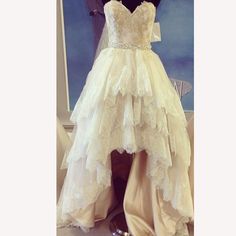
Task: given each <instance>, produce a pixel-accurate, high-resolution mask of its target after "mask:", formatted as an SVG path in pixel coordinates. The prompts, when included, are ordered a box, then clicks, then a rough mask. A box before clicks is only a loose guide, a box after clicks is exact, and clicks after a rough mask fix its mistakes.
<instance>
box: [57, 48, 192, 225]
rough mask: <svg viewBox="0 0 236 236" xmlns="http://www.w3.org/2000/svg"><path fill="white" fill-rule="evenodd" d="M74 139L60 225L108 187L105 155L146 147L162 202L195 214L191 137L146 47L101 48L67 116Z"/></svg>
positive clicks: (169, 86) (159, 67)
mask: <svg viewBox="0 0 236 236" xmlns="http://www.w3.org/2000/svg"><path fill="white" fill-rule="evenodd" d="M71 121H72V122H73V123H74V124H75V128H74V130H73V136H72V139H73V142H72V146H71V147H70V148H69V152H68V153H67V154H66V155H65V161H64V167H66V168H68V170H67V175H66V178H65V181H64V185H63V189H62V191H61V195H60V200H59V203H58V224H59V225H63V224H64V225H65V224H68V223H71V222H72V223H73V222H74V223H75V224H76V217H73V216H75V215H76V211H79V210H81V209H85V208H86V207H87V206H89V205H90V204H92V203H95V202H96V200H97V199H98V197H99V195H101V194H102V193H103V192H104V191H105V190H106V189H107V188H109V187H110V186H111V174H112V173H111V160H110V153H111V152H112V151H113V150H118V151H119V152H120V153H122V152H123V151H124V150H125V151H126V152H128V153H137V152H140V151H142V150H145V151H146V153H147V155H148V159H147V166H146V170H145V171H146V175H147V176H148V177H149V178H150V181H152V184H154V185H155V186H156V188H157V189H158V190H160V191H162V194H163V200H164V201H168V202H170V204H171V206H172V207H173V208H174V209H176V210H177V211H178V212H179V214H180V215H182V216H184V217H192V216H193V206H192V198H191V190H190V185H189V177H188V167H189V165H190V156H191V150H190V142H189V137H188V133H187V130H186V126H187V122H186V118H185V114H184V111H183V108H182V105H181V102H180V99H179V97H178V94H177V92H176V90H175V89H174V87H173V86H172V84H171V82H170V80H169V78H168V77H167V74H166V72H165V69H164V67H163V65H162V63H161V61H160V59H159V56H158V55H157V54H155V53H154V52H153V51H152V50H132V49H119V48H106V49H103V50H102V51H101V53H100V55H99V56H98V57H97V59H96V60H95V62H94V64H93V67H92V69H91V71H90V72H89V74H88V76H87V79H86V83H85V86H84V88H83V91H82V93H81V95H80V97H79V99H78V101H77V103H76V105H75V108H74V110H73V112H72V115H71Z"/></svg>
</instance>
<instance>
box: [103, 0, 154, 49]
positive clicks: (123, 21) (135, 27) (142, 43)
mask: <svg viewBox="0 0 236 236" xmlns="http://www.w3.org/2000/svg"><path fill="white" fill-rule="evenodd" d="M104 11H105V16H106V24H107V30H108V41H109V46H110V47H118V48H139V49H150V48H151V44H150V42H151V38H152V30H153V24H154V19H155V14H156V8H155V6H154V5H153V4H152V3H151V2H146V1H143V2H142V3H141V4H140V5H139V6H137V7H136V9H135V10H134V11H133V12H131V11H130V10H129V9H128V8H126V7H125V5H123V4H122V2H120V1H117V0H111V1H109V2H107V3H106V4H105V6H104Z"/></svg>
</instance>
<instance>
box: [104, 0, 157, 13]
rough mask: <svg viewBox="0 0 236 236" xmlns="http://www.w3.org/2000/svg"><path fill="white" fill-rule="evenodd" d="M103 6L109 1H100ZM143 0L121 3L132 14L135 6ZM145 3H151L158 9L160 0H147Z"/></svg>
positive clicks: (126, 0)
mask: <svg viewBox="0 0 236 236" xmlns="http://www.w3.org/2000/svg"><path fill="white" fill-rule="evenodd" d="M102 1H103V4H106V3H107V2H109V1H110V0H102ZM142 2H143V0H123V1H122V3H123V4H124V5H125V6H126V7H127V8H128V9H129V10H130V11H131V12H133V11H134V10H135V9H136V7H137V6H139V5H140V4H141V3H142ZM147 2H152V3H153V5H154V6H156V7H158V6H159V4H160V2H161V0H148V1H147Z"/></svg>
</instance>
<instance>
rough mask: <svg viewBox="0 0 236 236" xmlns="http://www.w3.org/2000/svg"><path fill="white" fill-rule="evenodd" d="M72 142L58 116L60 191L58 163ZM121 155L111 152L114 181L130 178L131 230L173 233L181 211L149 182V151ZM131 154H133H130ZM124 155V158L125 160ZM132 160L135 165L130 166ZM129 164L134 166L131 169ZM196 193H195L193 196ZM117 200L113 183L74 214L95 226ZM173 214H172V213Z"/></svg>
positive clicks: (127, 207)
mask: <svg viewBox="0 0 236 236" xmlns="http://www.w3.org/2000/svg"><path fill="white" fill-rule="evenodd" d="M193 124H194V119H193V117H192V118H190V120H189V123H188V132H189V137H190V142H191V148H192V156H191V158H192V159H191V166H190V168H189V178H190V184H191V190H192V195H193V194H194V191H193V190H194V181H193V169H194V159H193V158H194V155H193V151H194V145H193V142H194V127H193ZM69 144H70V141H69V137H68V135H67V134H66V131H65V130H64V128H63V127H62V126H61V124H60V122H59V120H58V128H57V155H58V156H57V158H58V160H57V163H58V164H57V178H58V182H57V191H58V193H59V192H60V190H61V187H62V183H63V179H64V177H65V170H60V168H59V166H60V164H61V161H62V159H63V155H64V153H63V152H64V151H65V150H66V148H65V147H66V146H67V147H68V145H69ZM118 156H119V155H116V154H115V153H112V154H111V160H112V163H113V169H112V172H113V181H114V178H117V177H118V178H121V179H123V180H126V179H128V183H127V186H126V190H125V197H124V201H123V206H124V211H125V216H126V220H127V224H128V226H129V230H130V232H131V233H132V235H134V236H139V235H142V236H151V235H152V236H154V235H160V236H172V235H173V234H174V232H175V228H176V224H177V222H178V221H179V220H180V215H179V214H178V212H177V211H176V210H174V209H173V208H172V207H171V206H170V204H169V203H167V202H164V201H163V199H162V194H161V192H159V191H158V190H157V189H156V188H155V186H154V185H152V183H151V182H150V179H149V178H148V177H147V176H146V172H145V169H146V163H147V158H148V156H147V154H146V152H145V151H141V152H139V153H135V154H134V155H133V161H132V162H130V160H128V157H127V159H123V158H121V161H120V162H119V158H120V157H118ZM129 158H130V157H129ZM122 159H123V161H122ZM131 164H132V166H131ZM127 166H131V169H130V172H129V169H128V168H127ZM192 197H193V196H192ZM116 204H117V199H116V197H115V196H114V188H113V185H112V186H111V187H110V188H108V189H107V190H106V191H104V192H103V194H101V195H100V196H99V198H98V200H97V202H96V203H95V204H91V205H89V206H88V207H87V208H86V209H83V210H80V211H77V212H76V213H75V215H73V218H76V219H77V222H78V223H79V225H82V226H84V227H85V228H90V227H94V222H96V221H99V220H102V219H104V218H106V216H107V214H108V212H109V210H110V209H112V208H113V207H114V206H115V205H116ZM170 216H171V217H170Z"/></svg>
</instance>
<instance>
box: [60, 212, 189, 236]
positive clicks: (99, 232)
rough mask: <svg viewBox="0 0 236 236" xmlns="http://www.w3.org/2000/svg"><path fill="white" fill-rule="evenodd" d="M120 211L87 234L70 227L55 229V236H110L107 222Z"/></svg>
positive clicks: (112, 214)
mask: <svg viewBox="0 0 236 236" xmlns="http://www.w3.org/2000/svg"><path fill="white" fill-rule="evenodd" d="M121 211H122V209H121V208H118V209H117V210H114V212H112V213H111V214H110V215H109V216H108V217H107V219H106V220H104V221H101V222H99V223H97V224H96V227H95V228H94V229H91V230H90V232H88V233H84V232H83V231H82V230H81V229H78V228H73V227H70V228H61V229H57V236H112V234H111V232H110V230H109V222H110V220H111V219H112V217H113V216H114V215H116V214H118V213H119V212H121ZM190 230H191V231H190V236H193V229H192V227H190Z"/></svg>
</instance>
